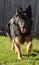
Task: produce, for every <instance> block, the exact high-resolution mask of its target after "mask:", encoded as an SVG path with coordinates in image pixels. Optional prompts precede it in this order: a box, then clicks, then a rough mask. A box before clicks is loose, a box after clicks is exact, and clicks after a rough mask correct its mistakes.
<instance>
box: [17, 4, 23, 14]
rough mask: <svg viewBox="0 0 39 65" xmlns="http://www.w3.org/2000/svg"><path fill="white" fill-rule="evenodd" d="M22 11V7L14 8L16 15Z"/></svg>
mask: <svg viewBox="0 0 39 65" xmlns="http://www.w3.org/2000/svg"><path fill="white" fill-rule="evenodd" d="M22 11H23V9H22V7H21V6H19V5H17V7H16V15H19V14H20V13H21V12H22Z"/></svg>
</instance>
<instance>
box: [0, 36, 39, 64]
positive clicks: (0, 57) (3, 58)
mask: <svg viewBox="0 0 39 65" xmlns="http://www.w3.org/2000/svg"><path fill="white" fill-rule="evenodd" d="M26 46H27V44H26V43H25V44H24V45H21V51H22V56H23V59H22V60H21V61H20V60H18V58H17V54H15V52H14V51H12V50H11V41H10V39H9V38H8V37H7V36H4V35H3V36H0V65H39V39H36V38H35V39H33V50H32V52H31V54H30V55H29V56H28V55H27V53H26Z"/></svg>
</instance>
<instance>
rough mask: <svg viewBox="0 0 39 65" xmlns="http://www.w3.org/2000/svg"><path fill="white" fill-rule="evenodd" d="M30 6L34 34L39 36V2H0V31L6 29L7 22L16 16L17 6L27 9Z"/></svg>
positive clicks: (38, 0) (20, 0) (34, 0)
mask: <svg viewBox="0 0 39 65" xmlns="http://www.w3.org/2000/svg"><path fill="white" fill-rule="evenodd" d="M28 4H30V5H31V6H32V13H33V32H34V33H35V34H36V35H38V36H39V0H0V30H4V29H5V27H6V24H7V22H8V21H9V20H10V19H11V18H12V17H13V15H14V14H15V10H16V6H17V5H21V6H22V7H23V9H25V8H26V5H28Z"/></svg>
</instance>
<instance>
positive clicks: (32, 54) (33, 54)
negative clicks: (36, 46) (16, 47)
mask: <svg viewBox="0 0 39 65" xmlns="http://www.w3.org/2000/svg"><path fill="white" fill-rule="evenodd" d="M22 55H23V56H33V57H35V56H37V54H35V53H31V54H22Z"/></svg>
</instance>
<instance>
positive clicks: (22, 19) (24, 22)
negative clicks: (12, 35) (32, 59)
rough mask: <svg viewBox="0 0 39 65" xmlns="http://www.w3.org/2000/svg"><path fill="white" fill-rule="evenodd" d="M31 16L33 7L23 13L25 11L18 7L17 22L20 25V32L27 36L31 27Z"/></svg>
mask: <svg viewBox="0 0 39 65" xmlns="http://www.w3.org/2000/svg"><path fill="white" fill-rule="evenodd" d="M25 13H26V14H25ZM30 15H31V6H30V5H29V6H28V7H27V8H26V11H23V9H22V8H21V7H17V9H16V18H15V21H16V23H17V24H18V25H19V28H20V31H21V33H23V34H25V33H26V32H27V29H29V27H30V26H31V24H30V22H31V17H30Z"/></svg>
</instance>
